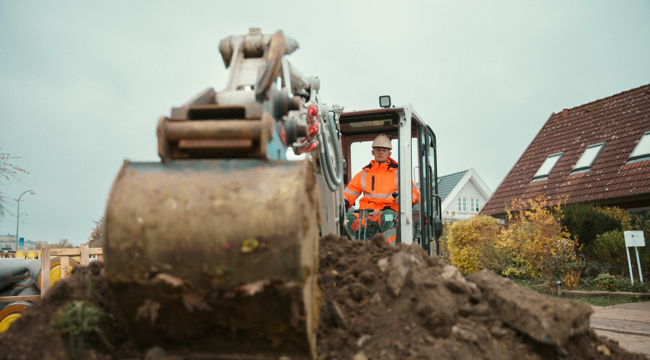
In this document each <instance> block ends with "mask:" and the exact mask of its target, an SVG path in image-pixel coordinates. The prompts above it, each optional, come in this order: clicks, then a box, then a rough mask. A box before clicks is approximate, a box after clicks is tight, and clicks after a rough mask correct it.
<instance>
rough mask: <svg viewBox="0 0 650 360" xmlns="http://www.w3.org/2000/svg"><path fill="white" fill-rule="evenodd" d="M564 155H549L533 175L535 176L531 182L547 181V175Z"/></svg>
mask: <svg viewBox="0 0 650 360" xmlns="http://www.w3.org/2000/svg"><path fill="white" fill-rule="evenodd" d="M562 155H564V153H556V154H551V155H549V156H548V157H547V158H546V160H544V163H543V164H542V166H540V168H539V170H537V172H536V173H535V176H533V181H539V180H546V179H548V175H549V174H550V173H551V171H552V170H553V168H554V167H555V165H556V164H557V162H558V161H559V160H560V158H561V157H562Z"/></svg>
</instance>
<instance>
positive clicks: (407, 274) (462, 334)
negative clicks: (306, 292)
mask: <svg viewBox="0 0 650 360" xmlns="http://www.w3.org/2000/svg"><path fill="white" fill-rule="evenodd" d="M318 281H319V284H320V288H321V290H322V307H321V323H320V326H319V330H318V354H319V359H354V360H364V359H378V360H383V359H550V358H558V359H645V357H643V356H642V355H635V354H630V353H627V352H625V351H624V350H622V349H621V348H620V347H619V346H618V345H617V344H616V343H614V342H611V341H608V340H604V339H602V338H598V337H597V336H596V335H595V334H594V332H593V331H592V330H590V329H589V322H588V320H589V315H590V314H591V307H590V306H588V305H586V304H583V303H579V302H574V301H569V300H558V299H554V298H551V297H548V296H543V295H540V294H538V293H536V292H534V291H530V290H526V289H523V288H520V287H518V286H516V285H515V284H513V283H512V282H510V281H508V280H507V279H503V278H501V277H498V276H496V275H493V274H491V273H489V272H481V273H477V274H472V275H470V276H469V277H467V279H466V278H464V277H463V276H461V275H460V273H458V271H456V269H455V268H454V267H451V266H448V265H446V264H444V263H443V262H442V261H441V260H440V259H439V258H438V257H429V256H427V255H426V254H425V253H424V251H422V250H421V249H420V248H419V247H417V246H416V245H414V246H405V245H398V246H397V247H393V246H389V245H387V244H386V243H384V241H383V238H382V237H381V235H377V236H375V237H373V239H371V241H366V242H357V241H354V242H353V241H349V240H347V239H345V238H338V237H335V236H328V237H325V238H322V239H321V240H320V270H319V279H318ZM89 286H90V296H88V291H87V290H88V287H89ZM75 301H87V302H86V304H88V305H92V306H95V307H97V308H100V309H103V310H104V311H106V312H108V313H110V314H113V317H112V318H111V317H104V318H103V319H102V320H101V321H100V323H99V327H100V328H101V330H102V334H103V336H104V338H105V339H102V338H101V337H99V336H98V335H97V334H96V333H93V334H91V335H89V336H88V337H87V339H86V343H85V346H84V350H83V353H82V354H81V355H80V356H78V358H79V359H125V358H130V359H136V358H137V359H139V358H142V356H143V354H138V353H137V350H136V348H135V346H134V345H133V343H132V342H130V341H129V339H128V335H127V334H126V332H125V331H124V328H123V327H122V325H121V323H120V322H119V320H118V315H117V314H118V313H117V309H116V305H115V302H114V299H113V297H112V295H111V293H110V292H109V291H108V283H107V280H106V277H105V275H104V271H103V265H102V264H101V263H98V262H93V263H91V265H90V266H89V267H83V268H75V270H74V271H73V273H72V276H71V277H70V278H69V279H66V280H64V281H59V282H58V283H57V284H56V285H55V286H54V287H53V288H52V290H51V291H50V293H49V294H48V295H47V296H46V297H45V298H44V299H43V300H42V301H40V302H38V303H36V304H34V305H33V306H32V307H31V308H29V309H28V310H27V311H26V312H25V313H24V315H23V316H22V317H21V318H19V319H18V320H17V321H16V322H15V323H13V324H12V326H11V328H10V329H9V330H8V331H7V332H5V333H3V334H0V348H2V351H1V352H0V360H3V359H7V360H16V359H71V358H72V357H71V355H70V354H71V353H70V348H71V346H70V343H69V337H68V336H67V335H65V334H64V335H61V333H60V332H57V331H56V330H54V328H53V327H52V323H53V319H54V318H56V316H57V315H56V314H60V313H61V311H62V309H64V308H65V306H66V305H68V304H70V303H73V302H75ZM104 340H106V341H104ZM107 342H108V343H109V344H110V345H107V344H106V343H107ZM77 344H78V342H77ZM156 351H158V350H156ZM156 351H153V352H152V353H151V354H149V357H147V358H158V359H172V358H174V359H176V358H175V357H164V355H162V354H163V353H164V352H161V354H159V355H158V356H157V355H156V354H155V352H156Z"/></svg>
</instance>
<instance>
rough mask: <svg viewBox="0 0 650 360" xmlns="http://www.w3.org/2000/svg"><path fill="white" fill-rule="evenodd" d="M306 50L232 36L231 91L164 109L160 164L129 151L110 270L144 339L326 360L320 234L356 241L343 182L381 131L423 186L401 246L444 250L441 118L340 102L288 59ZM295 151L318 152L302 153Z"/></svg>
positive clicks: (140, 341) (190, 351) (110, 208)
mask: <svg viewBox="0 0 650 360" xmlns="http://www.w3.org/2000/svg"><path fill="white" fill-rule="evenodd" d="M297 48H298V43H297V42H296V41H295V40H293V39H292V38H290V37H287V36H284V34H283V33H282V32H281V31H279V32H277V33H275V34H273V35H268V34H262V33H261V31H260V30H259V29H251V30H250V32H249V33H248V34H246V35H241V36H229V37H227V38H226V39H224V40H222V41H221V42H220V44H219V51H220V52H221V55H222V58H223V61H224V64H225V67H226V68H227V69H230V72H229V77H228V80H227V84H226V86H225V88H224V89H223V90H222V91H219V92H215V91H214V90H213V89H207V90H205V91H203V92H201V93H200V94H198V95H197V96H196V97H194V98H193V99H191V100H190V101H189V102H187V103H185V104H184V105H182V106H180V107H177V108H172V110H171V114H170V115H169V116H163V117H161V118H160V119H159V121H158V126H157V136H158V154H159V156H160V159H161V161H160V162H131V161H128V160H127V161H125V162H124V164H123V166H122V168H121V169H120V170H119V173H118V174H117V176H116V179H115V181H114V183H113V185H112V187H111V190H110V194H109V198H108V201H107V205H106V214H105V232H104V236H105V238H104V241H105V243H104V254H105V255H104V259H105V260H104V262H105V271H106V276H107V278H108V281H109V286H110V289H111V292H112V293H113V295H114V296H115V299H116V302H117V305H118V308H119V311H120V316H121V318H122V321H123V322H124V323H125V325H126V326H127V329H128V330H129V335H130V336H131V337H132V338H133V340H134V342H135V343H136V344H137V346H138V347H139V348H140V349H142V350H146V349H148V348H151V347H154V346H161V347H163V348H164V349H165V350H166V351H167V352H168V353H169V354H174V355H175V356H178V357H180V358H187V359H191V358H201V359H315V358H317V354H316V337H317V336H316V335H317V329H318V321H319V309H320V301H319V289H318V284H317V275H318V242H319V237H320V236H324V235H327V234H336V235H340V236H346V235H348V234H346V228H345V225H346V216H345V215H346V211H345V206H344V201H343V199H344V198H343V191H344V189H345V185H346V184H347V183H348V182H349V181H350V180H351V177H352V176H353V175H354V172H353V171H359V170H360V169H352V167H351V165H352V157H353V156H356V155H357V154H355V153H354V151H353V148H355V146H357V145H358V144H365V143H366V142H368V141H372V139H374V137H375V136H377V135H378V134H386V135H388V136H389V137H390V138H391V139H393V140H395V141H397V144H398V155H397V157H398V162H399V164H400V166H399V186H398V188H399V189H402V188H404V189H407V190H405V191H399V193H400V194H402V196H399V212H398V215H397V230H398V231H397V233H398V235H397V242H398V243H404V244H411V243H418V244H420V245H421V246H422V248H423V249H424V250H425V251H427V252H428V253H429V254H430V255H431V254H434V253H437V252H438V251H439V245H438V238H439V237H440V235H441V233H442V225H441V224H442V222H441V213H440V205H441V200H440V197H439V196H438V191H437V162H436V150H437V149H436V138H435V134H434V133H433V131H432V130H431V128H430V127H429V126H427V125H426V123H425V122H424V121H423V120H422V118H421V117H420V115H419V114H418V113H417V112H416V111H415V110H414V109H413V107H412V106H411V105H407V106H401V107H394V106H391V104H390V97H381V98H380V108H378V109H375V110H367V111H353V112H344V108H343V107H342V106H339V105H336V104H325V103H324V102H323V99H322V97H321V94H320V80H319V78H318V77H314V76H310V77H307V76H305V75H303V74H302V73H301V72H300V71H299V70H298V68H296V67H295V66H294V65H293V64H291V63H290V62H289V61H288V59H287V58H288V55H289V54H291V53H293V52H294V51H295V50H296V49H297ZM289 148H292V149H293V152H294V153H295V154H306V157H305V158H304V159H303V160H300V161H292V160H287V155H286V154H287V149H289ZM369 148H370V147H369V145H368V149H369ZM412 182H413V183H415V184H416V187H417V188H418V191H419V192H420V199H421V200H420V203H419V204H418V205H417V206H416V207H415V208H413V206H412V203H411V198H410V196H411V195H410V194H411V184H412ZM355 237H356V236H355ZM362 239H363V238H362Z"/></svg>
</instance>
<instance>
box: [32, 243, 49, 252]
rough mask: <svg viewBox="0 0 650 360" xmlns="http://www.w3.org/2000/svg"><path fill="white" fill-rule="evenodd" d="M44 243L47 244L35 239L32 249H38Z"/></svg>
mask: <svg viewBox="0 0 650 360" xmlns="http://www.w3.org/2000/svg"><path fill="white" fill-rule="evenodd" d="M45 244H47V243H46V242H45V241H37V242H36V244H35V245H34V249H36V250H40V249H41V248H42V247H43V245H45Z"/></svg>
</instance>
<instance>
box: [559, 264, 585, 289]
mask: <svg viewBox="0 0 650 360" xmlns="http://www.w3.org/2000/svg"><path fill="white" fill-rule="evenodd" d="M581 274H582V271H581V270H580V269H575V270H566V272H565V273H564V276H562V285H564V287H566V288H567V289H575V288H577V287H578V285H580V275H581Z"/></svg>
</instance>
